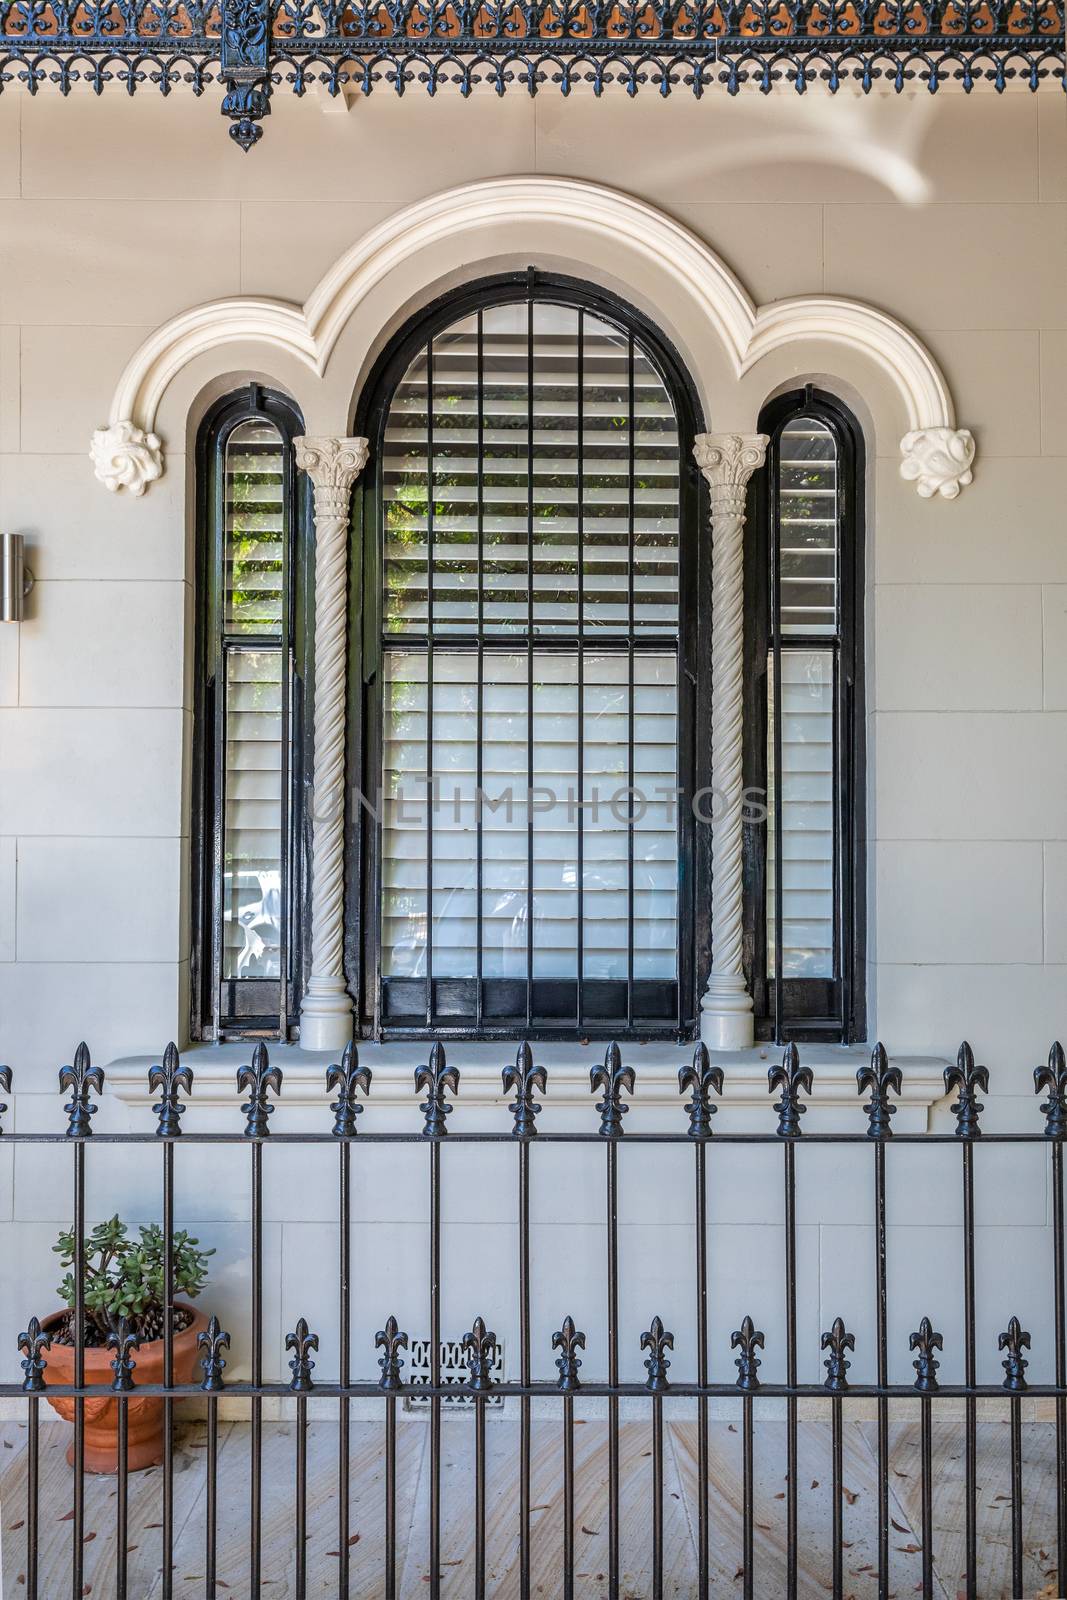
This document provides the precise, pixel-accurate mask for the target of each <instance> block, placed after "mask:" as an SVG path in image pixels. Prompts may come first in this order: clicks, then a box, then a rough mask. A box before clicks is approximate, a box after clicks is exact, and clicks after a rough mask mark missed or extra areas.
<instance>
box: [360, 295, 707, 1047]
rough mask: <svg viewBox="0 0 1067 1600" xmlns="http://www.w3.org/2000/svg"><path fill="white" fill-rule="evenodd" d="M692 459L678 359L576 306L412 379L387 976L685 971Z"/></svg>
mask: <svg viewBox="0 0 1067 1600" xmlns="http://www.w3.org/2000/svg"><path fill="white" fill-rule="evenodd" d="M678 470H679V465H678V430H677V423H676V419H675V416H674V411H673V407H672V404H671V401H670V397H669V395H668V393H667V391H666V389H665V387H664V384H663V381H662V379H661V378H660V376H659V374H658V372H657V370H656V369H655V367H654V366H653V365H652V363H651V361H650V360H649V359H648V357H647V356H646V355H645V354H644V353H643V352H642V350H641V349H640V347H639V346H637V345H635V344H634V343H633V341H632V340H631V338H630V336H629V334H628V333H627V332H626V331H624V330H622V329H620V328H617V327H615V326H613V325H611V324H610V323H609V322H607V321H605V320H603V319H601V318H599V317H596V316H594V315H592V314H591V313H589V312H586V311H579V310H578V309H576V308H574V307H567V306H560V305H553V304H548V303H540V302H536V301H535V302H534V303H533V304H532V306H530V305H528V304H526V303H519V304H511V305H504V306H497V307H489V308H486V309H485V310H483V311H481V312H477V313H474V314H472V315H470V316H469V317H466V318H464V319H463V320H462V321H460V322H457V323H456V324H454V325H453V326H452V327H450V328H448V329H447V330H446V331H445V332H443V333H440V334H438V335H437V336H436V337H435V338H434V339H433V341H432V345H431V347H430V348H429V349H428V350H423V351H422V352H421V353H420V355H419V356H418V357H417V358H416V359H415V360H414V361H413V362H412V364H411V366H410V368H409V369H408V372H407V374H406V375H405V377H404V379H403V381H402V382H401V383H400V385H399V386H398V388H397V390H396V393H395V397H394V400H393V403H392V407H391V410H390V413H389V417H388V420H387V426H386V432H385V450H384V457H383V461H382V495H383V517H384V528H383V539H384V591H385V592H384V644H385V651H384V726H383V780H384V783H383V787H384V794H385V805H384V815H383V826H382V855H383V861H382V885H383V889H382V896H383V898H382V974H383V979H384V980H386V982H388V980H390V979H408V980H414V979H420V980H423V981H425V980H426V979H427V978H432V979H433V980H434V981H435V983H437V982H439V981H440V980H442V979H446V980H470V984H471V992H475V991H477V990H478V988H479V986H480V985H485V984H487V983H492V982H494V981H500V980H511V981H512V982H513V983H520V984H526V985H529V984H530V983H531V982H532V983H535V984H536V983H537V982H538V980H547V981H549V982H551V980H556V981H557V982H558V983H560V984H564V985H566V984H568V983H569V984H570V985H571V986H572V987H573V988H574V990H575V991H576V990H577V986H578V980H579V978H580V979H581V981H582V984H583V985H585V984H588V985H590V986H592V987H595V986H596V985H597V984H612V983H614V984H616V985H617V984H620V983H621V984H623V985H627V986H629V985H630V984H631V980H632V984H633V985H634V986H639V985H640V984H641V983H646V984H647V983H657V982H658V983H660V984H663V983H666V984H668V985H669V984H673V983H674V982H675V981H676V976H677V942H678V932H677V914H678V913H677V897H678V852H677V818H676V808H675V803H674V798H673V793H674V788H675V785H676V782H677V748H678V728H677V698H678V687H677V639H678V486H679V478H678ZM427 774H429V775H431V776H432V779H433V783H434V788H433V790H432V791H428V788H427ZM629 789H636V790H638V791H640V796H639V798H638V799H637V800H636V801H635V802H634V803H633V805H632V807H631V800H632V798H633V797H629V796H627V794H626V793H625V791H627V790H629ZM657 790H659V791H667V793H666V794H664V793H657ZM479 795H480V796H481V797H482V798H481V800H479ZM613 802H614V804H613ZM631 809H632V812H633V822H632V827H631V822H630V813H631ZM461 988H462V985H461ZM409 992H414V991H413V990H410V991H409ZM545 992H547V991H545ZM554 992H555V996H556V998H555V1000H554V1001H553V1002H550V1003H553V1004H559V1005H562V1004H563V1002H562V1001H561V1000H560V994H562V993H564V992H565V991H563V990H556V991H554ZM587 998H588V996H587ZM541 999H544V992H542V993H541V996H540V999H539V1000H538V1003H533V1002H531V1013H534V1012H536V1011H537V1010H538V1004H540V1000H541ZM477 1003H478V1002H477V999H476V1000H475V1002H474V1004H475V1005H477ZM567 1003H568V1004H569V1005H570V1013H569V1014H570V1017H571V1020H575V1019H576V1010H575V1000H574V999H573V998H572V999H571V1000H570V1001H569V1002H567ZM521 1004H522V1006H523V1007H525V1005H526V999H523V1001H522V1002H521ZM623 1010H624V1014H625V1001H623ZM562 1016H563V1012H562V1011H561V1012H560V1017H562ZM557 1020H558V1019H557Z"/></svg>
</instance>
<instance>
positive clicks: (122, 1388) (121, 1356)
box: [107, 1317, 141, 1394]
mask: <svg viewBox="0 0 1067 1600" xmlns="http://www.w3.org/2000/svg"><path fill="white" fill-rule="evenodd" d="M107 1347H108V1349H109V1350H114V1352H115V1359H114V1361H113V1362H112V1363H111V1370H112V1372H113V1373H114V1374H115V1376H114V1378H113V1379H112V1380H111V1387H112V1389H114V1391H115V1393H116V1394H128V1393H129V1391H130V1390H131V1389H132V1388H133V1369H134V1367H135V1366H136V1365H137V1363H136V1361H134V1360H133V1351H134V1350H139V1349H140V1348H141V1341H140V1339H139V1338H138V1337H137V1335H136V1334H135V1333H134V1331H133V1329H132V1328H131V1327H130V1323H129V1318H127V1317H119V1319H118V1321H117V1322H116V1323H115V1324H114V1326H113V1327H111V1328H109V1330H108V1335H107Z"/></svg>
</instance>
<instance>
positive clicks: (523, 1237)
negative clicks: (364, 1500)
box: [481, 1089, 531, 1600]
mask: <svg viewBox="0 0 1067 1600" xmlns="http://www.w3.org/2000/svg"><path fill="white" fill-rule="evenodd" d="M521 1092H522V1091H521V1089H520V1091H519V1093H520V1094H521ZM519 1371H520V1374H521V1378H522V1382H523V1383H524V1384H528V1383H529V1382H530V1141H529V1138H527V1137H522V1138H520V1140H519ZM481 1424H482V1428H483V1429H484V1427H485V1412H484V1407H482V1412H481ZM530 1445H531V1441H530V1396H529V1395H528V1394H524V1395H523V1396H522V1397H521V1398H520V1400H519V1594H520V1597H521V1600H530V1453H531V1452H530Z"/></svg>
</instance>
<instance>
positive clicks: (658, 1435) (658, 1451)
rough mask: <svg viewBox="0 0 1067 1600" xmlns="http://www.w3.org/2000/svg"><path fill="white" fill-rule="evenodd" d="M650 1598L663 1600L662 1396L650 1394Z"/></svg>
mask: <svg viewBox="0 0 1067 1600" xmlns="http://www.w3.org/2000/svg"><path fill="white" fill-rule="evenodd" d="M652 1600H663V1396H662V1395H660V1394H654V1395H653V1396H652Z"/></svg>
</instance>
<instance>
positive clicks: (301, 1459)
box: [295, 1394, 308, 1600]
mask: <svg viewBox="0 0 1067 1600" xmlns="http://www.w3.org/2000/svg"><path fill="white" fill-rule="evenodd" d="M307 1524H308V1403H307V1395H304V1394H298V1395H297V1397H296V1529H295V1539H296V1600H307V1588H308V1583H307V1565H308V1547H307Z"/></svg>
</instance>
